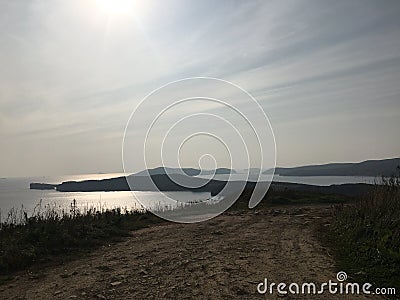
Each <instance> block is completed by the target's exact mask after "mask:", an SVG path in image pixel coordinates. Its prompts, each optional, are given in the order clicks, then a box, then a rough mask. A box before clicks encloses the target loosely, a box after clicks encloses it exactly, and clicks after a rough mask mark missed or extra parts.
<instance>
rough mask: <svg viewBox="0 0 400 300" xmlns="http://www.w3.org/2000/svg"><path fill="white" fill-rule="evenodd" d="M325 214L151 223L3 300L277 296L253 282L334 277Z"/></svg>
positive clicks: (307, 210) (7, 292) (271, 213)
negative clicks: (324, 237) (322, 237)
mask: <svg viewBox="0 0 400 300" xmlns="http://www.w3.org/2000/svg"><path fill="white" fill-rule="evenodd" d="M328 215H329V207H327V206H306V207H286V208H274V209H269V210H259V211H257V210H255V211H250V212H234V213H228V214H224V215H222V216H219V217H217V218H215V219H212V220H209V221H207V222H203V223H197V224H166V225H157V226H153V227H151V228H147V229H142V230H138V231H135V232H133V233H132V237H130V238H128V239H127V240H126V241H124V242H121V243H117V244H113V245H110V246H109V247H103V248H101V249H98V250H96V251H94V252H92V253H91V254H90V255H87V256H86V257H83V258H80V259H78V260H75V261H72V262H69V263H66V264H64V265H59V266H53V267H49V268H46V269H44V270H41V271H40V272H39V273H37V272H36V273H26V272H25V273H21V274H20V275H19V276H17V277H16V278H15V279H14V280H12V281H11V282H8V283H7V284H5V285H3V286H0V299H74V298H75V299H277V298H280V297H278V295H277V293H276V290H275V293H274V294H273V295H260V294H258V293H257V284H258V283H260V282H261V281H263V280H264V278H268V281H269V282H276V283H279V282H286V283H291V282H296V283H299V284H301V283H303V282H316V283H322V282H328V281H329V280H336V271H337V270H335V267H334V262H333V259H332V258H331V257H330V256H329V254H328V251H327V249H325V248H324V247H322V246H321V244H320V243H319V241H318V239H317V237H316V236H315V235H316V231H315V230H314V225H315V223H316V222H315V221H316V219H322V220H324V218H325V217H326V216H328ZM284 298H286V299H308V298H312V299H321V298H324V299H366V297H364V296H357V297H356V296H352V297H346V296H344V295H330V294H328V293H327V292H326V293H324V295H319V296H313V297H312V296H305V295H286V296H285V297H284ZM368 299H374V298H373V297H369V298H368ZM375 299H377V298H376V297H375Z"/></svg>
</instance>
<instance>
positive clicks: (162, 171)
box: [133, 167, 236, 176]
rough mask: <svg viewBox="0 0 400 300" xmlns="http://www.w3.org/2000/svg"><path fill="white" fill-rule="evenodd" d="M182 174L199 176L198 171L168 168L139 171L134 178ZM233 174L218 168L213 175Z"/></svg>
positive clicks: (208, 171) (209, 173)
mask: <svg viewBox="0 0 400 300" xmlns="http://www.w3.org/2000/svg"><path fill="white" fill-rule="evenodd" d="M182 172H183V173H184V174H186V175H188V176H197V175H200V170H199V169H194V168H182V169H180V168H169V167H158V168H154V169H148V170H143V171H140V172H138V173H136V174H133V175H134V176H147V175H151V176H152V175H163V174H167V173H168V174H182ZM231 173H232V174H235V173H236V171H235V170H231V169H227V168H218V169H216V170H215V174H231ZM212 174H214V170H203V175H212Z"/></svg>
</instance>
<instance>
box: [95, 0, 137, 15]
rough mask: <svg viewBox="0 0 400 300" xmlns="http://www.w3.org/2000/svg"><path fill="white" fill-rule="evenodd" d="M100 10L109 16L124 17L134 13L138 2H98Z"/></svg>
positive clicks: (106, 0)
mask: <svg viewBox="0 0 400 300" xmlns="http://www.w3.org/2000/svg"><path fill="white" fill-rule="evenodd" d="M96 2H97V4H98V6H99V7H100V9H101V10H102V11H103V12H104V13H106V14H109V15H123V14H130V13H132V11H133V9H134V6H135V8H136V4H137V1H133V0H96Z"/></svg>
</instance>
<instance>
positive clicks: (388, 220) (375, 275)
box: [324, 176, 400, 292]
mask: <svg viewBox="0 0 400 300" xmlns="http://www.w3.org/2000/svg"><path fill="white" fill-rule="evenodd" d="M324 240H325V241H326V242H327V243H328V244H329V245H330V246H331V248H332V249H333V252H334V255H335V256H336V260H337V263H338V267H339V268H340V269H342V270H344V271H346V272H348V273H350V274H351V275H352V276H353V277H354V278H356V279H357V280H359V281H361V282H370V283H372V284H374V285H375V287H395V288H396V291H397V292H400V179H399V177H398V176H393V177H391V178H386V179H385V178H384V179H383V182H382V184H377V185H375V187H374V189H373V191H371V192H370V193H369V194H368V195H366V196H365V197H363V198H361V199H359V200H357V201H356V202H355V203H353V204H351V205H345V206H342V205H339V206H336V207H335V211H334V217H333V223H332V225H331V226H330V227H329V229H328V231H327V232H325V234H324Z"/></svg>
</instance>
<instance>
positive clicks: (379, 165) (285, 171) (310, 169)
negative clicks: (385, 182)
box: [263, 158, 400, 177]
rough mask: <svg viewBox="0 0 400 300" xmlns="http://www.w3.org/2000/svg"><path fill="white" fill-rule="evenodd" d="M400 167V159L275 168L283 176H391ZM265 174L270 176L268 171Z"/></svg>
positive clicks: (276, 172)
mask: <svg viewBox="0 0 400 300" xmlns="http://www.w3.org/2000/svg"><path fill="white" fill-rule="evenodd" d="M398 166H400V158H389V159H382V160H367V161H363V162H360V163H331V164H323V165H311V166H302V167H293V168H279V167H278V168H275V174H278V175H281V176H372V177H376V176H378V177H380V176H391V175H393V174H395V173H396V171H397V170H396V169H397V167H398ZM263 174H270V171H269V170H267V171H265V172H263Z"/></svg>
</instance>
